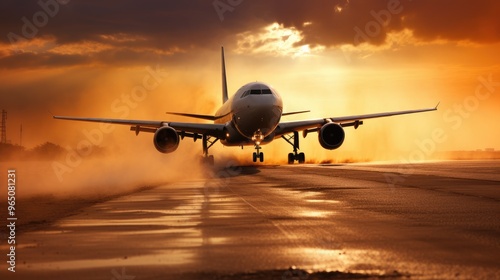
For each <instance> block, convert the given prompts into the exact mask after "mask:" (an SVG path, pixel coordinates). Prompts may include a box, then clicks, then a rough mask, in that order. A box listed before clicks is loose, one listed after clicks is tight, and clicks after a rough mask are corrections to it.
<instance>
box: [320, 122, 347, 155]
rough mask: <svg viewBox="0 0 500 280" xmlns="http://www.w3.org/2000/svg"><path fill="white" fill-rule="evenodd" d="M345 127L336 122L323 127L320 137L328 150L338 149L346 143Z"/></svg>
mask: <svg viewBox="0 0 500 280" xmlns="http://www.w3.org/2000/svg"><path fill="white" fill-rule="evenodd" d="M344 138H345V132H344V129H343V128H342V127H341V126H340V125H338V124H336V123H327V124H325V125H323V126H322V127H321V129H320V130H319V133H318V139H319V143H320V144H321V146H322V147H323V148H325V149H328V150H334V149H337V148H338V147H340V146H341V145H342V143H344Z"/></svg>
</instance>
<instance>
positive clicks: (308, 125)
mask: <svg viewBox="0 0 500 280" xmlns="http://www.w3.org/2000/svg"><path fill="white" fill-rule="evenodd" d="M438 106H439V103H438V104H437V105H436V107H434V108H427V109H418V110H406V111H395V112H385V113H376V114H366V115H354V116H345V117H333V118H324V119H314V120H305V121H291V122H281V123H279V124H278V127H276V130H275V137H281V136H282V135H284V134H288V133H291V132H294V131H304V130H305V131H308V130H312V131H315V130H316V129H319V128H320V127H321V126H323V125H325V124H326V123H329V122H334V123H338V124H340V125H341V126H343V127H346V126H354V127H355V128H357V127H358V125H360V124H363V122H362V120H366V119H374V118H382V117H389V116H397V115H406V114H414V113H422V112H428V111H435V110H437V108H438Z"/></svg>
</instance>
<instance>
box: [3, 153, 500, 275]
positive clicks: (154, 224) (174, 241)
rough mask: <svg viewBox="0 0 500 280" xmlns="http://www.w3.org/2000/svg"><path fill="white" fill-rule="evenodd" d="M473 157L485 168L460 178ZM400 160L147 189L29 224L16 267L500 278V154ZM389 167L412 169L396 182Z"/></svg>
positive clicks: (22, 271)
mask: <svg viewBox="0 0 500 280" xmlns="http://www.w3.org/2000/svg"><path fill="white" fill-rule="evenodd" d="M429 165H431V167H429ZM471 165H472V166H474V168H472V170H477V172H470V173H469V175H468V177H471V178H462V177H465V175H463V174H464V173H465V171H468V170H469V169H468V168H469V167H470V166H471ZM481 165H484V166H488V168H489V169H488V170H490V171H488V172H485V171H484V170H483V169H480V166H481ZM251 168H252V170H254V169H255V167H251ZM398 168H399V169H401V168H400V167H398V166H391V165H342V166H320V167H317V166H291V167H261V168H259V170H258V171H259V172H244V171H245V168H243V169H242V172H241V173H240V174H235V175H234V176H232V177H227V178H226V177H225V178H222V179H218V178H217V177H216V176H208V178H209V179H206V180H193V181H188V182H178V183H176V184H168V185H163V186H159V187H157V188H155V189H149V190H144V191H141V192H139V193H134V194H131V195H127V196H123V197H120V198H116V199H112V200H110V201H107V202H102V203H99V204H95V205H93V206H91V207H88V208H86V209H83V210H82V211H81V213H79V214H77V215H73V216H71V217H67V218H64V219H62V220H59V221H58V222H56V223H55V224H53V225H51V226H50V228H47V229H44V230H39V231H33V232H28V233H24V234H23V235H22V238H20V240H22V243H23V244H20V246H19V248H20V255H22V259H23V262H22V263H21V264H19V266H18V271H19V273H18V274H17V275H18V276H20V277H21V278H25V279H30V278H31V277H33V276H34V275H36V276H37V277H38V279H65V278H68V277H71V278H72V279H111V278H112V277H113V274H112V273H111V272H112V271H115V272H116V271H120V269H121V268H126V272H127V273H128V275H133V276H134V277H137V279H139V278H152V279H156V278H159V279H165V278H167V279H168V278H169V277H170V278H171V279H198V278H199V277H201V276H203V275H205V274H203V273H209V274H208V275H205V276H206V277H211V276H213V277H215V276H214V275H219V276H220V275H236V276H234V277H237V276H238V275H239V277H241V276H242V275H241V273H255V275H256V276H255V277H256V278H249V279H266V277H268V276H269V277H271V275H276V274H278V275H281V276H282V279H293V278H286V277H288V276H290V277H292V276H293V273H296V272H297V271H299V272H300V271H304V272H303V273H308V274H310V273H315V275H316V276H317V279H326V278H321V277H322V276H321V277H320V275H326V276H325V277H327V276H328V274H321V273H327V272H329V271H332V272H335V271H339V272H338V273H345V274H342V275H343V276H345V277H351V276H352V277H354V276H356V277H358V276H360V275H364V276H371V277H378V276H391V277H402V276H405V277H406V276H412V277H416V278H421V277H423V278H453V277H459V278H460V277H463V278H471V277H479V278H489V279H493V278H495V277H496V278H499V277H500V275H499V273H500V272H499V269H498V263H497V262H496V260H498V259H500V253H499V252H500V250H499V249H500V248H499V245H498V244H500V243H499V236H500V232H499V231H500V222H499V220H498V216H499V214H500V200H499V199H498V194H497V193H498V187H499V185H500V177H499V176H498V175H497V174H499V173H498V171H500V163H499V162H496V161H492V162H483V163H480V162H472V163H471V162H458V163H454V162H445V163H439V164H437V163H430V164H428V165H427V164H421V165H415V166H412V167H411V168H413V169H414V172H413V173H412V175H411V176H406V174H404V173H398V171H397V170H398ZM430 169H432V175H426V174H427V173H426V172H427V170H430ZM405 170H408V169H405ZM479 170H481V171H480V172H479ZM449 172H455V173H457V174H461V176H454V175H453V176H452V175H450V174H449ZM388 173H390V174H399V175H400V176H403V175H404V176H405V177H404V179H405V180H403V181H401V182H398V184H396V185H393V184H389V183H388V182H387V180H386V175H387V174H388ZM479 173H481V174H480V175H477V174H479ZM492 173H496V175H495V174H492ZM481 176H483V177H481ZM481 178H482V179H481ZM492 178H493V180H492ZM3 248H4V247H2V249H3ZM290 267H293V268H300V269H301V270H299V269H297V270H295V269H293V270H290V269H289V268H290ZM278 272H279V273H278ZM239 273H240V274H239ZM301 273H302V272H301ZM349 273H357V274H356V275H351V274H349ZM200 275H201V276H200ZM210 275H211V276H210ZM252 275H253V274H252ZM457 275H458V276H457ZM0 276H3V274H1V273H0ZM295 276H297V275H295ZM306 276H307V275H306ZM316 276H315V277H316ZM330 276H331V274H330ZM497 276H498V277H497ZM283 277H285V278H283ZM318 277H319V278H318ZM226 279H236V278H231V277H229V276H228V278H226ZM267 279H269V278H267ZM274 279H275V278H274Z"/></svg>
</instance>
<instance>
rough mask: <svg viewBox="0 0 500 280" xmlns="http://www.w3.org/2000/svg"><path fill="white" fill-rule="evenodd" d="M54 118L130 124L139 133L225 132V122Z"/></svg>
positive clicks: (215, 134)
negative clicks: (169, 130) (167, 129)
mask: <svg viewBox="0 0 500 280" xmlns="http://www.w3.org/2000/svg"><path fill="white" fill-rule="evenodd" d="M54 119H60V120H71V121H85V122H99V123H111V124H122V125H130V126H131V128H130V130H133V131H135V132H136V134H138V133H139V132H140V131H142V132H155V131H156V129H158V128H160V127H164V126H170V127H172V128H173V129H175V130H176V131H177V132H179V133H181V135H183V134H182V132H187V133H192V134H206V135H210V136H214V137H217V138H220V137H221V136H222V135H223V132H224V124H205V123H184V122H168V121H148V120H124V119H105V118H78V117H65V116H54ZM188 135H189V134H188Z"/></svg>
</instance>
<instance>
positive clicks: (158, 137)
mask: <svg viewBox="0 0 500 280" xmlns="http://www.w3.org/2000/svg"><path fill="white" fill-rule="evenodd" d="M153 142H154V144H155V148H156V149H157V150H158V151H159V152H160V153H164V154H167V153H171V152H173V151H175V150H177V147H178V146H179V134H177V131H175V129H173V128H171V127H169V126H165V127H162V128H159V129H157V130H156V132H155V135H154V137H153Z"/></svg>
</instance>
